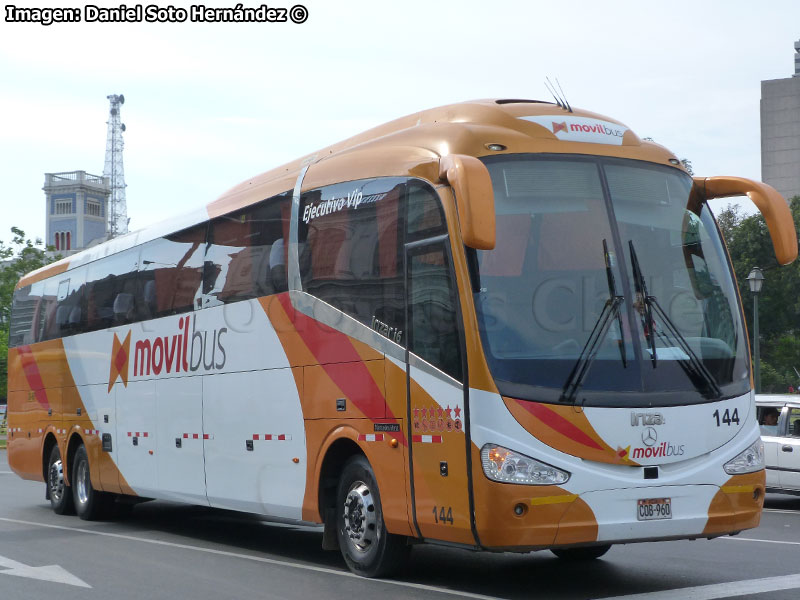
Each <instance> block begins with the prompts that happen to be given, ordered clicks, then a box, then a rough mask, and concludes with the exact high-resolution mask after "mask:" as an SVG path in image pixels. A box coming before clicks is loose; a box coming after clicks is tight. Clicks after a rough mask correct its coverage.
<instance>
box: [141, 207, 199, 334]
mask: <svg viewBox="0 0 800 600" xmlns="http://www.w3.org/2000/svg"><path fill="white" fill-rule="evenodd" d="M205 240H206V224H205V223H204V224H203V225H199V226H197V227H192V228H191V229H187V230H185V231H182V232H180V233H176V234H172V235H168V236H166V237H163V238H159V239H157V240H153V241H152V242H148V243H147V244H144V245H143V246H142V253H141V262H140V267H139V277H138V282H137V286H138V289H137V295H138V297H139V298H140V299H141V305H140V306H139V307H138V311H139V319H140V320H143V319H152V318H155V317H162V316H165V315H171V314H175V313H181V312H186V311H190V310H192V309H193V307H194V306H195V302H196V301H197V302H199V300H200V297H201V283H202V280H203V254H204V252H205Z"/></svg>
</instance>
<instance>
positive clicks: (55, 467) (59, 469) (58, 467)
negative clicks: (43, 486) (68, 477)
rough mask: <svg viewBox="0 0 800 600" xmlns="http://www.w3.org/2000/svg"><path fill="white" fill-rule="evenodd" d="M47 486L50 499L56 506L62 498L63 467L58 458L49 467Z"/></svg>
mask: <svg viewBox="0 0 800 600" xmlns="http://www.w3.org/2000/svg"><path fill="white" fill-rule="evenodd" d="M48 485H49V486H50V497H51V498H52V499H53V501H54V502H55V503H56V504H58V503H59V502H61V498H63V497H64V465H63V464H62V463H61V459H60V458H59V459H58V460H56V461H54V462H53V464H51V465H50V473H49V476H48Z"/></svg>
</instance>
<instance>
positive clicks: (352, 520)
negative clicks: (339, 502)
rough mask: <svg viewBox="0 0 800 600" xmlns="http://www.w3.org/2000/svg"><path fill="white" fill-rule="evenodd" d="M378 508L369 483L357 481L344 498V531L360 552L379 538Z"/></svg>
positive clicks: (368, 547) (367, 548) (364, 550)
mask: <svg viewBox="0 0 800 600" xmlns="http://www.w3.org/2000/svg"><path fill="white" fill-rule="evenodd" d="M377 523H378V520H377V510H376V508H375V503H374V500H373V497H372V492H371V491H370V489H369V487H367V484H365V483H364V482H363V481H357V482H355V483H353V485H352V486H351V487H350V491H349V492H347V496H346V497H345V500H344V532H345V535H346V536H347V537H348V539H349V540H350V544H351V545H352V546H353V547H354V548H355V549H356V550H358V551H359V552H366V551H367V550H369V549H370V548H371V547H372V544H374V543H375V541H376V540H377V535H378V526H377Z"/></svg>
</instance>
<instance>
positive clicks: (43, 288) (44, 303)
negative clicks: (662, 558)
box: [31, 278, 58, 342]
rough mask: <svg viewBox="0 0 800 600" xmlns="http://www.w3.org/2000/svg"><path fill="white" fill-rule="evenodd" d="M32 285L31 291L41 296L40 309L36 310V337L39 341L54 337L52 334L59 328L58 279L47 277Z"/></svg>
mask: <svg viewBox="0 0 800 600" xmlns="http://www.w3.org/2000/svg"><path fill="white" fill-rule="evenodd" d="M31 287H32V292H31V293H32V294H37V295H39V296H40V297H41V301H40V302H39V310H38V311H37V312H36V321H35V323H34V328H35V330H36V333H35V335H34V338H35V340H36V341H37V342H41V341H44V340H49V339H52V338H51V335H50V334H51V332H53V331H54V330H56V329H57V327H56V311H57V309H58V300H57V296H58V279H57V278H51V279H45V280H44V281H39V282H37V283H35V284H33V285H32V286H31Z"/></svg>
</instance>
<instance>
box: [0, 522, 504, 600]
mask: <svg viewBox="0 0 800 600" xmlns="http://www.w3.org/2000/svg"><path fill="white" fill-rule="evenodd" d="M0 521H5V522H6V523H16V524H19V525H31V526H34V527H45V528H48V529H60V530H64V531H76V532H78V533H88V534H91V535H101V536H104V537H110V538H117V539H120V540H129V541H133V542H144V543H145V544H154V545H156V546H167V547H169V548H180V549H182V550H194V551H195V552H205V553H207V554H216V555H218V556H228V557H230V558H242V559H245V560H252V561H255V562H260V563H265V564H269V565H279V566H281V567H291V568H293V569H302V570H305V571H315V572H317V573H327V574H329V575H338V576H340V577H350V578H353V579H361V580H363V581H371V582H375V583H381V584H384V583H385V584H388V585H397V586H401V587H407V588H414V589H417V590H425V591H429V592H436V593H440V594H448V595H450V596H461V597H463V598H475V599H476V600H501V599H500V598H497V597H496V596H484V595H483V594H473V593H471V592H462V591H459V590H451V589H448V588H443V587H437V586H433V585H425V584H422V583H412V582H408V581H396V580H392V579H364V578H363V577H360V576H359V575H356V574H354V573H351V572H350V571H339V570H336V569H329V568H327V567H315V566H314V565H304V564H301V563H295V562H288V561H285V560H276V559H274V558H264V557H261V556H253V555H251V554H240V553H238V552H228V551H226V550H214V549H213V548H203V547H202V546H190V545H189V544H178V543H175V542H165V541H163V540H148V539H144V538H140V537H136V536H133V535H123V534H120V533H110V532H107V531H93V530H91V529H81V528H79V527H65V526H63V525H50V524H48V523H34V522H32V521H21V520H18V519H8V518H5V517H0Z"/></svg>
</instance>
